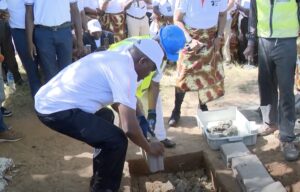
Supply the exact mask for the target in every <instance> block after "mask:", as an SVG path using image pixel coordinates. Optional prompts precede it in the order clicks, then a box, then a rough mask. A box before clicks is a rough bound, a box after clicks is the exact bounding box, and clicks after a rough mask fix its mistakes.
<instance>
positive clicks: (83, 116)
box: [38, 108, 128, 191]
mask: <svg viewBox="0 0 300 192" xmlns="http://www.w3.org/2000/svg"><path fill="white" fill-rule="evenodd" d="M38 117H39V119H40V120H41V121H42V122H43V123H44V124H45V125H46V126H48V127H49V128H51V129H53V130H55V131H57V132H60V133H62V134H64V135H67V136H70V137H72V138H74V139H77V140H80V141H83V142H85V143H87V144H89V145H90V146H92V147H94V148H95V153H94V158H93V172H94V173H93V174H94V175H93V177H94V178H98V181H97V186H98V189H103V190H105V189H111V190H112V191H118V189H119V187H120V183H121V178H122V173H123V167H124V162H125V156H126V151H127V145H128V140H127V137H126V135H125V133H124V132H123V130H122V129H120V128H119V127H116V126H115V125H114V124H113V120H114V114H113V112H112V111H111V110H110V109H107V108H104V109H102V110H100V111H98V112H97V113H96V114H91V113H87V112H84V111H82V110H80V109H70V110H65V111H60V112H56V113H52V114H49V115H44V114H40V113H38Z"/></svg>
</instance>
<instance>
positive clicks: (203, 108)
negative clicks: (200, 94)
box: [199, 104, 208, 111]
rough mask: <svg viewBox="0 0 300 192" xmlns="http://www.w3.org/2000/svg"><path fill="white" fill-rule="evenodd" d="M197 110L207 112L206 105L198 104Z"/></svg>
mask: <svg viewBox="0 0 300 192" xmlns="http://www.w3.org/2000/svg"><path fill="white" fill-rule="evenodd" d="M199 109H201V111H208V107H207V105H206V104H200V105H199Z"/></svg>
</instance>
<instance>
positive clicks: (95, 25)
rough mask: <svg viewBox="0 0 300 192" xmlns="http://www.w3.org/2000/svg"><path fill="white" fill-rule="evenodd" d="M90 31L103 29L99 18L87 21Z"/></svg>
mask: <svg viewBox="0 0 300 192" xmlns="http://www.w3.org/2000/svg"><path fill="white" fill-rule="evenodd" d="M87 27H88V30H89V31H90V33H93V32H100V31H102V28H101V25H100V23H99V21H98V20H97V19H92V20H90V21H89V22H88V23H87Z"/></svg>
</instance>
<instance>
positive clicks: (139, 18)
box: [126, 13, 146, 20]
mask: <svg viewBox="0 0 300 192" xmlns="http://www.w3.org/2000/svg"><path fill="white" fill-rule="evenodd" d="M126 15H127V16H129V17H132V18H134V19H138V20H142V19H144V17H145V16H146V15H144V16H143V17H135V16H132V15H130V14H128V13H126Z"/></svg>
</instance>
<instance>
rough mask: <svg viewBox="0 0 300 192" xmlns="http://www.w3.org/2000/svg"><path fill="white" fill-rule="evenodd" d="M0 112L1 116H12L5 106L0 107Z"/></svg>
mask: <svg viewBox="0 0 300 192" xmlns="http://www.w3.org/2000/svg"><path fill="white" fill-rule="evenodd" d="M0 109H1V113H2V115H3V117H10V116H12V112H11V111H10V110H8V109H6V108H5V107H1V108H0Z"/></svg>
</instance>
